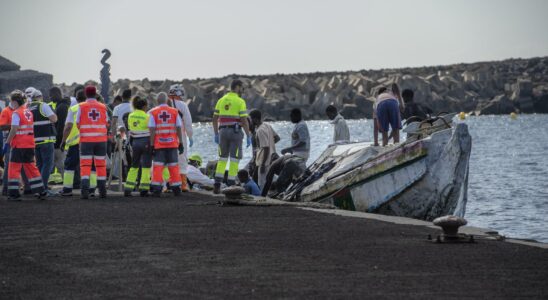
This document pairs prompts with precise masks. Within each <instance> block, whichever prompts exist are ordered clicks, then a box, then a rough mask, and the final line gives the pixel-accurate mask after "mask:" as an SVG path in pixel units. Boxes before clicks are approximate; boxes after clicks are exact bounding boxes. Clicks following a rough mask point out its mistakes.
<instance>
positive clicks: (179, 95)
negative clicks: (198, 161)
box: [169, 84, 194, 192]
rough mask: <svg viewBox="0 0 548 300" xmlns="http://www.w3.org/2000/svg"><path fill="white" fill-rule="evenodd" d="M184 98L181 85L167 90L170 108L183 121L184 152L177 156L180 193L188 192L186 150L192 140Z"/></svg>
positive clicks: (189, 116) (190, 117) (191, 143)
mask: <svg viewBox="0 0 548 300" xmlns="http://www.w3.org/2000/svg"><path fill="white" fill-rule="evenodd" d="M185 98H186V92H185V89H184V87H183V86H182V85H181V84H174V85H172V86H171V87H170V88H169V99H170V100H171V106H173V107H175V108H177V110H178V111H179V116H180V117H181V119H182V121H183V127H182V131H183V147H184V148H183V149H184V152H183V153H182V154H179V172H180V173H181V191H183V192H188V191H189V188H188V184H187V175H188V148H189V147H192V145H193V144H194V140H193V139H192V134H193V132H192V116H191V115H190V110H189V109H188V105H186V103H185V102H184V100H185ZM187 138H188V140H187Z"/></svg>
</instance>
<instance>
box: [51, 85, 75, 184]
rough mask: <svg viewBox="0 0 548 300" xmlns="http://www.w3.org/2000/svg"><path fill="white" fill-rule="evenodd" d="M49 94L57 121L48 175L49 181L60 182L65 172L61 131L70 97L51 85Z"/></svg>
mask: <svg viewBox="0 0 548 300" xmlns="http://www.w3.org/2000/svg"><path fill="white" fill-rule="evenodd" d="M49 95H50V98H51V102H50V103H51V104H50V105H51V107H52V108H54V111H55V115H57V123H56V124H55V131H56V133H57V136H56V138H55V145H54V155H53V157H54V158H53V165H54V171H53V174H51V176H50V182H55V183H57V184H62V183H63V173H64V172H65V166H64V162H65V151H64V149H62V148H61V142H62V141H63V131H64V129H65V121H66V119H67V113H68V109H69V107H70V99H69V98H68V97H67V98H65V97H63V93H62V92H61V89H60V88H58V87H52V88H51V89H50V90H49Z"/></svg>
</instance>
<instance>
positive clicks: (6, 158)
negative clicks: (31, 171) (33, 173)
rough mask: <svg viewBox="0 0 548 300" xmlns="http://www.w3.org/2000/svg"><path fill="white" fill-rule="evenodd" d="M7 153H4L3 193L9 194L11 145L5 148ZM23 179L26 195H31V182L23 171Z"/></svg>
mask: <svg viewBox="0 0 548 300" xmlns="http://www.w3.org/2000/svg"><path fill="white" fill-rule="evenodd" d="M5 149H6V153H4V176H3V177H2V193H3V194H6V195H7V193H8V166H9V161H10V153H11V148H10V145H7V146H5ZM21 178H22V179H23V183H24V187H25V193H26V194H27V193H31V190H30V186H29V181H28V179H27V176H25V171H24V170H23V169H21Z"/></svg>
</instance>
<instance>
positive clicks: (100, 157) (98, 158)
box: [93, 155, 106, 160]
mask: <svg viewBox="0 0 548 300" xmlns="http://www.w3.org/2000/svg"><path fill="white" fill-rule="evenodd" d="M93 157H94V158H95V159H97V160H105V158H106V156H105V155H103V156H97V155H95V156H93Z"/></svg>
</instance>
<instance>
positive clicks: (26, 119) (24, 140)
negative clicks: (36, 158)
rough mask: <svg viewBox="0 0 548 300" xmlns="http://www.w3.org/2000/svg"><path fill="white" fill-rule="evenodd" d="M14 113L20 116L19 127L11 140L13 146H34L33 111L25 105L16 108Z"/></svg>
mask: <svg viewBox="0 0 548 300" xmlns="http://www.w3.org/2000/svg"><path fill="white" fill-rule="evenodd" d="M13 113H14V114H17V116H19V128H17V132H16V133H15V136H14V137H13V140H12V141H11V144H10V145H11V147H12V148H34V147H35V144H34V124H33V116H32V112H31V111H30V110H29V109H28V108H27V107H26V106H25V105H24V106H21V107H19V108H18V109H16V110H15V111H14V112H13ZM12 118H13V116H12Z"/></svg>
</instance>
